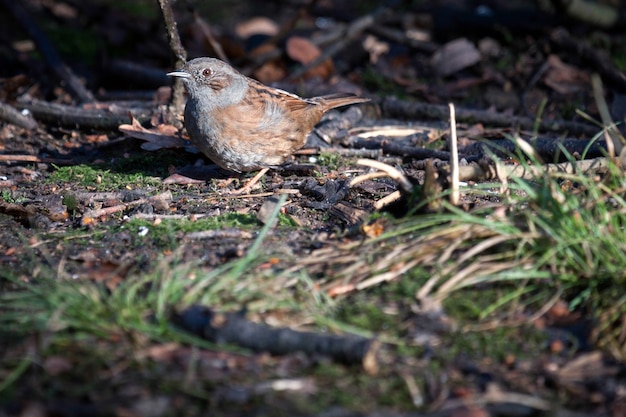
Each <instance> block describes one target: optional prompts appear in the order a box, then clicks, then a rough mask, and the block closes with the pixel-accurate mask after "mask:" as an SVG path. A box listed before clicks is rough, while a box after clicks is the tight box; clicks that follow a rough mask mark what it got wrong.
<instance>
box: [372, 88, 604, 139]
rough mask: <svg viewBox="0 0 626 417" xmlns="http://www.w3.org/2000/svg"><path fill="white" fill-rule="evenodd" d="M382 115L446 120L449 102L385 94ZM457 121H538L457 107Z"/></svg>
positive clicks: (547, 125)
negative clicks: (422, 100)
mask: <svg viewBox="0 0 626 417" xmlns="http://www.w3.org/2000/svg"><path fill="white" fill-rule="evenodd" d="M381 108H382V111H383V115H385V116H386V117H391V118H394V117H401V118H405V119H423V118H429V119H435V120H446V119H447V118H448V117H449V109H448V106H443V105H438V104H428V103H421V102H411V101H402V100H398V99H397V98H394V97H391V98H384V99H383V100H382V103H381ZM456 119H457V122H461V123H479V122H480V123H483V124H485V125H490V126H506V127H519V128H521V129H523V130H529V131H532V130H534V127H535V124H536V121H535V119H531V118H529V117H521V116H510V115H508V114H503V113H492V112H487V111H482V110H470V109H463V108H457V109H456ZM539 129H540V130H542V131H549V132H559V133H561V134H562V133H563V132H564V131H567V133H569V134H570V135H584V136H587V137H592V136H594V135H596V134H597V133H598V130H599V129H598V128H597V127H595V126H592V125H588V124H585V123H579V122H569V121H564V120H552V121H541V123H540V124H539Z"/></svg>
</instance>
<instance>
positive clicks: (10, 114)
mask: <svg viewBox="0 0 626 417" xmlns="http://www.w3.org/2000/svg"><path fill="white" fill-rule="evenodd" d="M0 120H4V121H5V122H7V123H11V124H12V125H15V126H19V127H23V128H24V129H28V130H34V129H37V127H38V125H37V121H36V120H35V119H33V117H32V116H31V115H30V114H26V115H25V114H22V113H20V111H19V110H17V109H15V108H14V107H13V106H11V105H9V104H6V103H2V102H0Z"/></svg>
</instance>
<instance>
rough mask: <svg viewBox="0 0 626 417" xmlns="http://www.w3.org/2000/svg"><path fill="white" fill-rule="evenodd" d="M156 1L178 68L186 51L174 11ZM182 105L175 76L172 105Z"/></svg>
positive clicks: (180, 87)
mask: <svg viewBox="0 0 626 417" xmlns="http://www.w3.org/2000/svg"><path fill="white" fill-rule="evenodd" d="M7 1H10V0H7ZM158 1H159V7H161V13H162V14H163V22H164V23H165V30H166V33H167V40H168V42H169V44H170V50H171V51H172V55H173V56H174V59H175V61H176V68H180V67H182V66H183V65H184V64H185V62H186V61H187V51H186V50H185V48H184V47H183V44H182V43H181V42H180V36H179V35H178V28H177V26H176V20H175V19H174V12H173V11H172V7H171V5H170V2H169V0H158ZM184 105H185V96H184V87H183V83H182V81H181V79H180V78H178V77H175V80H174V87H173V90H172V106H173V107H174V110H175V111H176V112H177V113H182V112H183V107H184Z"/></svg>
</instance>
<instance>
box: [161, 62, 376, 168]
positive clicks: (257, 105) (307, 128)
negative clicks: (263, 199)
mask: <svg viewBox="0 0 626 417" xmlns="http://www.w3.org/2000/svg"><path fill="white" fill-rule="evenodd" d="M167 75H168V76H170V77H178V78H181V79H182V81H183V84H184V85H185V89H186V91H187V103H186V105H185V111H184V125H185V128H186V129H187V133H188V135H189V139H190V141H191V143H192V144H193V145H195V146H196V147H197V148H198V149H199V150H200V151H201V152H202V153H204V154H205V155H206V156H207V157H209V158H210V159H211V160H212V161H213V162H214V163H215V164H217V165H218V166H220V167H221V168H224V169H226V170H229V171H234V172H237V173H243V172H250V171H256V170H259V169H260V170H264V171H265V172H266V171H267V169H269V168H274V167H278V166H280V165H281V164H283V163H284V162H285V161H286V160H287V158H289V157H290V156H291V155H292V154H293V152H295V151H296V150H298V149H300V148H301V147H302V146H304V144H305V142H306V137H307V135H308V134H309V133H310V132H311V130H313V128H314V126H315V125H316V124H317V123H318V122H319V121H320V120H321V118H322V116H323V115H324V113H326V112H327V111H328V110H330V109H334V108H336V107H341V106H346V105H349V104H356V103H364V102H367V101H370V100H369V99H368V98H364V97H359V96H357V95H355V94H351V93H337V94H331V95H326V96H321V97H312V98H302V97H299V96H297V95H296V94H292V93H289V92H287V91H284V90H281V89H278V88H274V87H270V86H267V85H265V84H263V83H261V82H259V81H257V80H254V79H252V78H249V77H247V76H245V75H243V74H241V73H240V72H239V71H237V70H236V69H235V68H233V67H232V66H231V65H229V64H227V63H226V62H224V61H222V60H219V59H217V58H208V57H202V58H195V59H192V60H190V61H188V62H186V63H185V64H184V65H183V67H182V68H180V69H178V70H176V71H173V72H169V73H168V74H167ZM265 172H263V173H265Z"/></svg>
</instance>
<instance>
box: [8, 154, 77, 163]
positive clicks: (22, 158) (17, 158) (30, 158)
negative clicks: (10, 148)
mask: <svg viewBox="0 0 626 417" xmlns="http://www.w3.org/2000/svg"><path fill="white" fill-rule="evenodd" d="M0 162H36V163H46V164H57V165H72V164H75V163H76V161H74V160H73V159H58V158H40V157H38V156H34V155H0Z"/></svg>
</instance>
